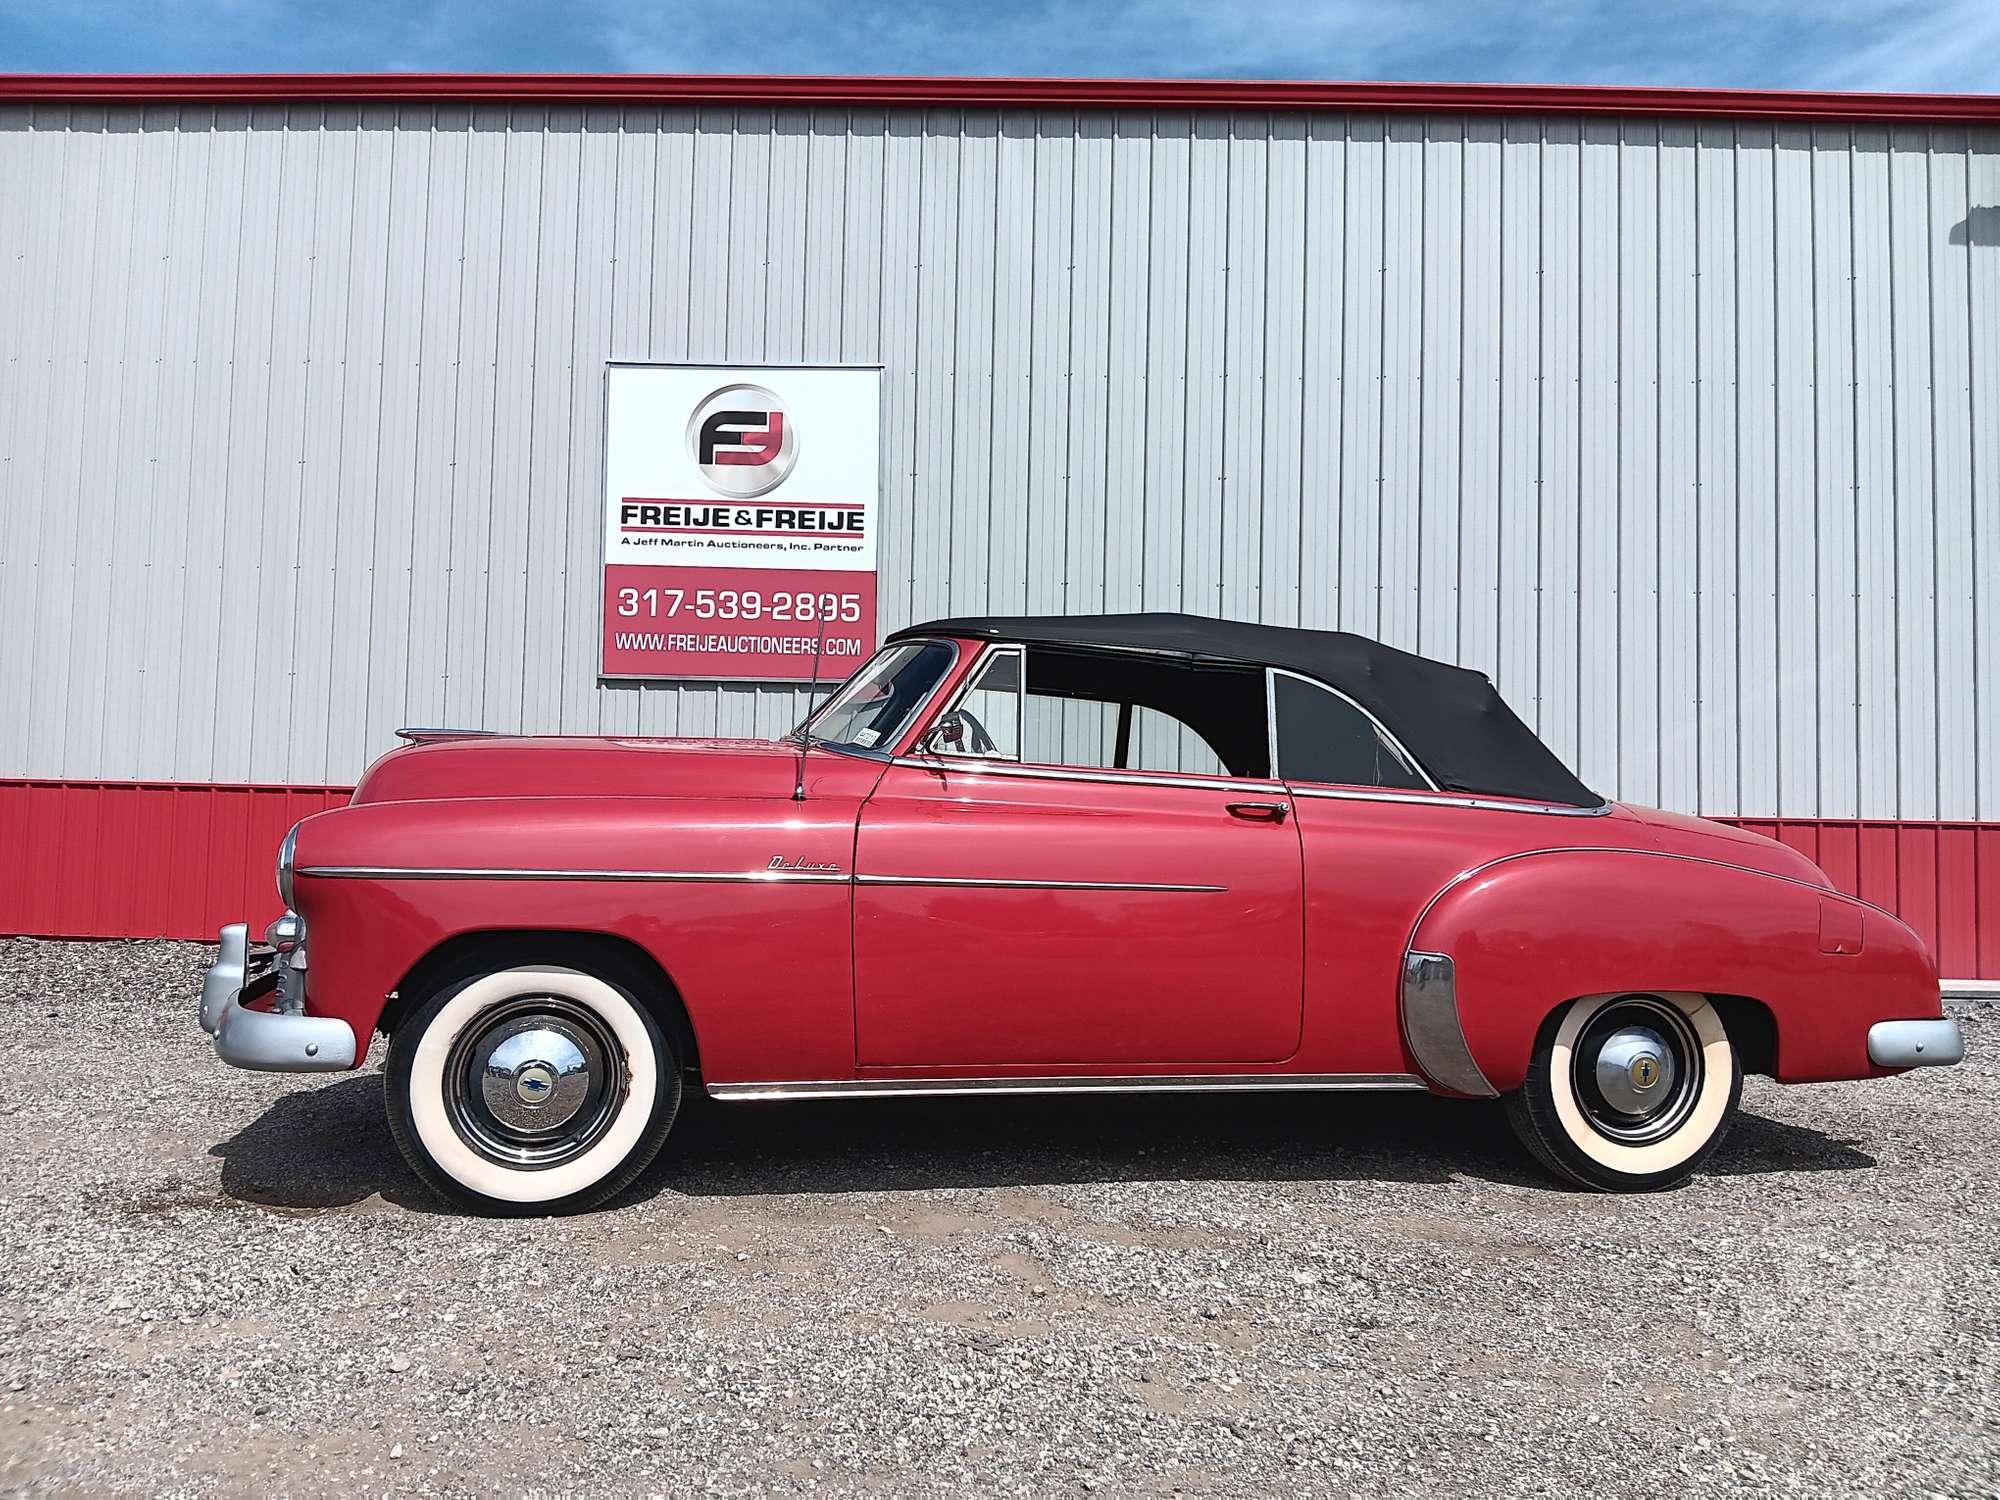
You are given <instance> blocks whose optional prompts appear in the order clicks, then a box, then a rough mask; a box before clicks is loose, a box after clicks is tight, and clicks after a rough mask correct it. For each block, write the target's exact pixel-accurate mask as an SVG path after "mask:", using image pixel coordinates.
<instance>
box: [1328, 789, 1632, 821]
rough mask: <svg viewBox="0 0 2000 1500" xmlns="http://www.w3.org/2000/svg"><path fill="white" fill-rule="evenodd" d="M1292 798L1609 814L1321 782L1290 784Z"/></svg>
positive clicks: (1603, 807) (1601, 808)
mask: <svg viewBox="0 0 2000 1500" xmlns="http://www.w3.org/2000/svg"><path fill="white" fill-rule="evenodd" d="M1291 789H1292V795H1293V796H1295V797H1317V798H1320V799H1321V800H1323V801H1328V802H1406V803H1409V804H1410V805H1411V806H1412V807H1470V808H1476V809H1478V810H1479V811H1481V812H1512V813H1542V814H1546V815H1548V816H1550V817H1557V818H1602V817H1605V816H1607V815H1608V814H1609V813H1610V811H1611V804H1610V803H1609V802H1600V803H1599V804H1598V805H1597V806H1596V807H1575V806H1572V805H1571V804H1570V803H1567V802H1513V801H1508V800H1506V799H1504V798H1499V797H1474V796H1470V795H1468V794H1466V793H1464V792H1445V791H1440V792H1437V793H1434V794H1430V795H1426V794H1424V793H1421V792H1398V791H1388V790H1381V791H1377V790H1375V789H1373V788H1371V787H1332V786H1327V785H1325V784H1324V783H1321V782H1293V783H1291Z"/></svg>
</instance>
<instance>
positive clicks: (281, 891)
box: [278, 823, 299, 908]
mask: <svg viewBox="0 0 2000 1500" xmlns="http://www.w3.org/2000/svg"><path fill="white" fill-rule="evenodd" d="M298 846H299V825H298V824H296V823H294V824H293V825H292V828H291V832H289V833H287V834H286V835H285V841H284V842H283V843H281V844H280V845H278V899H279V900H281V901H283V902H284V903H285V905H286V906H287V907H288V908H289V907H292V906H296V905H297V904H298V903H297V902H296V901H294V900H293V898H292V855H293V853H294V852H295V851H296V850H297V848H298Z"/></svg>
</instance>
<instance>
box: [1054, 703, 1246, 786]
mask: <svg viewBox="0 0 2000 1500" xmlns="http://www.w3.org/2000/svg"><path fill="white" fill-rule="evenodd" d="M1026 713H1027V734H1026V736H1025V744H1024V747H1023V748H1024V750H1025V758H1026V759H1027V760H1029V761H1031V762H1034V763H1036V764H1039V765H1045V766H1077V767H1081V768H1084V769H1088V770H1098V771H1162V772H1180V773H1191V774H1194V775H1201V776H1227V775H1228V774H1229V768H1228V767H1227V766H1225V765H1224V764H1223V763H1222V757H1221V756H1220V755H1217V754H1216V753H1215V747H1214V746H1212V745H1210V744H1209V743H1208V741H1207V740H1205V739H1203V738H1202V737H1201V735H1200V734H1199V733H1198V732H1196V730H1195V729H1194V727H1193V726H1192V725H1189V724H1186V723H1183V722H1182V721H1181V720H1179V719H1176V718H1172V717H1170V716H1169V715H1167V714H1163V713H1161V712H1160V711H1159V710H1158V709H1156V708H1148V707H1146V706H1145V705H1144V704H1129V703H1105V702H1101V701H1098V700H1094V699H1087V698H1058V697H1054V696H1052V695H1050V694H1046V693H1037V692H1034V691H1033V690H1032V689H1030V691H1029V693H1028V697H1027V703H1026Z"/></svg>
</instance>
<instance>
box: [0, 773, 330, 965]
mask: <svg viewBox="0 0 2000 1500" xmlns="http://www.w3.org/2000/svg"><path fill="white" fill-rule="evenodd" d="M347 798H348V792H347V791H346V790H345V789H342V788H338V787H272V786H195V785H145V784H140V783H136V782H128V783H113V782H29V781H15V780H0V848H6V849H9V850H14V851H17V852H18V853H19V855H20V856H21V857H20V858H18V859H9V860H6V861H0V932H5V933H8V934H12V935H20V936H25V937H177V938H206V939H208V940H210V941H213V940H214V937H215V934H216V931H217V929H218V928H220V927H221V926H222V925H223V924H224V923H225V922H250V923H252V924H253V926H254V927H255V928H256V929H257V930H259V931H261V930H262V928H263V924H265V923H267V922H269V921H270V920H271V918H273V917H275V916H277V915H278V913H279V911H280V910H281V909H282V906H283V903H282V902H280V901H279V899H278V892H277V888H276V884H275V882H274V880H273V878H272V875H273V871H272V860H273V856H274V854H275V852H276V850H277V847H278V843H279V841H280V840H281V839H283V838H284V836H285V830H286V829H288V828H290V827H291V826H292V824H294V823H296V822H298V821H299V819H301V818H306V817H311V816H312V815H313V814H314V813H317V812H325V811H326V810H327V809H328V808H332V807H339V806H340V805H341V804H342V803H344V802H346V801H347ZM112 846H115V847H116V848H117V850H118V857H117V858H116V859H107V858H105V857H104V851H105V849H106V848H107V847H112Z"/></svg>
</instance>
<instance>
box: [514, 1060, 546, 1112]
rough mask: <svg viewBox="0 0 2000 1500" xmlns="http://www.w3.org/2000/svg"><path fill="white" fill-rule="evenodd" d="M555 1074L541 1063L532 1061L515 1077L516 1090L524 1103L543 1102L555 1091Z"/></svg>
mask: <svg viewBox="0 0 2000 1500" xmlns="http://www.w3.org/2000/svg"><path fill="white" fill-rule="evenodd" d="M555 1087H556V1078H555V1074H553V1073H552V1072H550V1071H549V1069H548V1068H547V1067H546V1066H545V1065H543V1064H541V1063H530V1064H529V1065H528V1066H527V1067H525V1068H523V1069H521V1071H520V1072H519V1073H518V1074H516V1075H515V1077H514V1092H515V1093H516V1094H519V1095H520V1096H521V1102H522V1103H523V1104H543V1103H546V1102H547V1101H548V1097H549V1095H550V1094H552V1093H554V1092H555Z"/></svg>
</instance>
